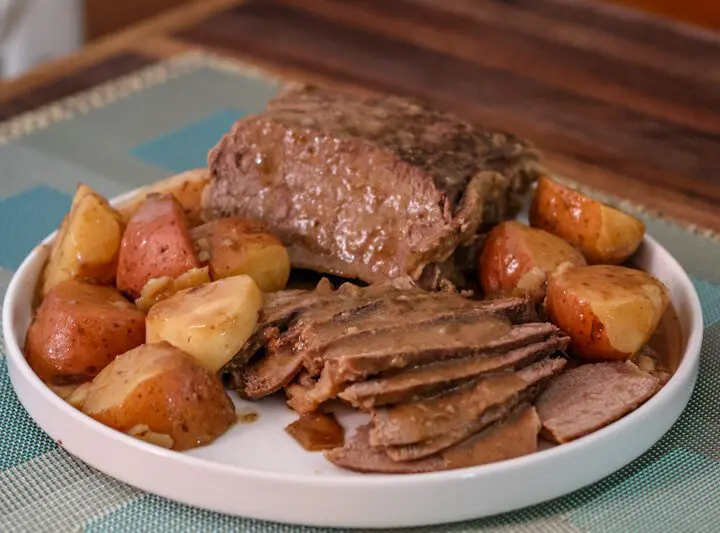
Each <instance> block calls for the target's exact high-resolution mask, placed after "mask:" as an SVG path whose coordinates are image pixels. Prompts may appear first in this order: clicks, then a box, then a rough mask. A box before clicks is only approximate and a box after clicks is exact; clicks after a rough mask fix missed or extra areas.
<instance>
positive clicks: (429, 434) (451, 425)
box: [370, 359, 565, 461]
mask: <svg viewBox="0 0 720 533" xmlns="http://www.w3.org/2000/svg"><path fill="white" fill-rule="evenodd" d="M563 366H565V360H564V359H545V360H543V361H540V362H538V363H535V364H533V365H531V366H529V367H526V368H523V369H522V370H520V371H518V372H517V373H515V372H504V373H502V374H500V375H497V376H491V377H487V378H485V379H480V380H478V381H477V382H476V383H474V384H471V385H469V386H466V387H463V388H460V389H458V390H456V391H451V392H449V393H447V394H444V395H442V396H439V397H437V398H433V399H430V400H423V401H418V402H413V403H408V404H400V405H397V406H394V407H391V408H388V409H380V410H378V411H376V412H375V413H374V414H373V417H372V428H371V430H370V442H371V443H372V444H373V445H374V446H387V447H388V448H387V453H388V455H389V456H390V458H391V459H394V460H396V461H405V460H413V459H419V458H421V457H426V456H428V455H432V454H434V453H436V452H438V451H440V450H442V449H445V448H447V447H449V446H452V445H453V444H455V443H457V442H460V441H462V440H464V439H466V438H468V437H469V436H470V435H472V434H474V433H477V432H478V431H480V430H482V429H483V428H485V427H487V426H489V425H490V424H492V423H494V422H497V421H498V420H501V419H503V418H504V417H506V416H507V414H508V413H509V412H510V411H512V410H513V409H514V408H515V407H516V406H517V405H518V404H520V403H524V402H529V401H532V400H533V399H534V398H535V396H536V395H537V394H538V393H539V392H540V388H541V386H542V385H543V384H544V382H545V381H546V380H547V379H548V378H550V377H551V376H553V375H554V374H556V373H558V372H559V371H560V370H562V368H563Z"/></svg>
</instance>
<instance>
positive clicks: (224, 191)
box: [203, 86, 538, 285]
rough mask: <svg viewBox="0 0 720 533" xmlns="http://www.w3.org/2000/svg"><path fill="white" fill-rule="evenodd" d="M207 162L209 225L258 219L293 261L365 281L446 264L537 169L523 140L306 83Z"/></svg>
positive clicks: (403, 104)
mask: <svg viewBox="0 0 720 533" xmlns="http://www.w3.org/2000/svg"><path fill="white" fill-rule="evenodd" d="M208 164H209V168H210V174H211V180H210V183H209V185H208V186H207V187H206V189H205V194H204V198H203V205H204V216H205V217H206V218H207V219H208V220H210V219H214V218H219V217H226V216H241V217H245V218H250V219H254V220H259V221H262V222H263V224H264V225H265V226H266V227H267V228H268V229H269V230H270V231H271V232H272V233H275V234H276V235H278V236H279V237H280V238H281V239H282V240H283V242H284V243H285V245H286V246H287V248H288V251H289V253H290V259H291V262H292V264H293V266H294V267H296V268H308V269H311V270H315V271H318V272H328V273H332V274H337V275H339V276H342V277H346V278H353V279H355V278H356V279H360V280H363V281H366V282H369V283H376V282H379V281H383V280H387V279H392V278H398V277H401V276H405V275H409V276H410V277H412V278H413V279H414V280H418V279H420V278H421V277H422V275H423V272H424V270H425V269H426V267H428V266H433V265H435V264H439V263H445V262H452V257H451V256H452V254H453V252H454V251H455V250H456V249H457V248H458V247H461V246H465V245H468V246H469V245H472V244H473V243H474V242H475V241H476V236H477V234H478V232H479V231H480V229H481V226H482V225H483V224H496V223H498V222H499V221H501V220H504V219H507V218H509V217H511V216H513V215H514V213H515V212H516V211H517V210H518V208H519V206H520V204H521V199H522V197H523V195H524V193H525V192H526V191H527V189H528V187H529V185H530V183H531V182H532V181H533V179H534V178H535V175H536V172H537V170H536V168H537V166H538V165H537V153H536V152H535V151H534V150H533V149H532V148H531V147H530V146H529V145H528V144H527V143H525V142H523V141H520V140H519V139H517V138H515V137H513V136H511V135H507V134H503V133H499V132H491V131H486V130H483V129H481V128H478V127H475V126H473V125H471V124H469V123H467V122H464V121H463V120H461V119H460V118H458V117H457V116H455V115H452V114H450V113H445V112H441V111H437V110H434V109H431V108H429V107H427V106H425V105H423V104H421V103H418V102H413V101H410V100H405V99H402V98H397V97H380V98H378V97H372V98H363V97H358V96H354V95H350V94H343V93H339V92H333V91H328V90H319V89H316V88H312V87H305V86H303V87H297V88H293V89H290V90H288V91H285V92H284V94H282V95H281V96H279V97H278V98H277V99H276V100H274V101H273V102H271V103H270V105H269V107H268V110H267V111H265V112H264V113H261V114H259V115H254V116H249V117H246V118H243V119H241V120H239V121H238V122H237V123H236V124H235V125H234V126H233V128H232V130H231V131H230V132H229V133H227V134H226V135H225V136H224V137H223V139H222V140H221V141H220V143H219V144H218V145H217V146H216V147H215V148H214V149H213V150H212V151H211V153H210V155H209V159H208ZM430 277H431V278H435V281H436V282H437V284H439V285H443V284H444V283H443V282H444V281H446V280H444V279H442V276H430ZM451 281H457V280H451Z"/></svg>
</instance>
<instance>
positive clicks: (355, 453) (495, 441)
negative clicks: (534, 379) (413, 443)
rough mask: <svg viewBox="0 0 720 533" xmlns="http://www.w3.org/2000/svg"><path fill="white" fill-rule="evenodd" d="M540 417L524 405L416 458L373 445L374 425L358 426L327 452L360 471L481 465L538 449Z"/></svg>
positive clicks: (404, 471) (338, 462)
mask: <svg viewBox="0 0 720 533" xmlns="http://www.w3.org/2000/svg"><path fill="white" fill-rule="evenodd" d="M539 430H540V420H539V419H538V416H537V414H536V412H535V409H534V408H532V407H529V406H521V407H520V408H518V409H517V410H516V411H515V412H514V413H513V414H512V415H511V416H510V417H509V418H508V419H507V420H506V421H503V422H500V423H496V424H493V425H492V426H490V427H489V428H487V429H486V430H484V431H481V432H480V433H477V434H476V435H474V436H472V437H470V438H469V439H467V440H466V441H464V442H461V443H459V444H456V445H455V446H452V447H450V448H447V449H445V450H443V451H441V452H440V453H437V454H435V455H432V456H430V457H426V458H424V459H420V460H416V461H394V460H392V459H390V458H389V457H388V455H387V453H385V450H384V449H383V448H382V447H374V446H371V445H370V439H369V434H370V428H369V427H368V426H363V427H360V428H358V429H357V431H356V432H355V435H354V436H353V438H352V439H351V440H350V442H348V443H347V444H346V445H345V446H344V447H343V448H336V449H334V450H331V451H329V452H325V457H326V458H327V459H328V460H329V461H330V462H331V463H333V464H335V465H337V466H339V467H341V468H346V469H348V470H355V471H357V472H380V473H386V474H416V473H422V472H435V471H438V470H450V469H453V468H464V467H469V466H478V465H483V464H487V463H493V462H497V461H503V460H506V459H512V458H514V457H520V456H522V455H527V454H529V453H533V452H535V451H537V440H538V438H537V435H538V431H539Z"/></svg>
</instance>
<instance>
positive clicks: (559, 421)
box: [536, 361, 659, 443]
mask: <svg viewBox="0 0 720 533" xmlns="http://www.w3.org/2000/svg"><path fill="white" fill-rule="evenodd" d="M658 386H659V381H658V379H657V378H655V377H654V376H651V375H650V374H648V373H646V372H643V371H642V370H640V369H639V368H638V367H636V366H635V365H634V364H632V363H631V362H629V361H628V362H621V361H614V362H606V363H597V364H587V365H582V366H580V367H577V368H574V369H572V370H568V371H567V372H565V373H564V374H562V375H560V376H559V377H557V378H556V379H554V380H552V381H551V382H550V384H549V385H548V387H547V389H546V390H545V392H543V393H542V394H541V395H540V397H539V398H538V401H537V404H536V405H537V410H538V414H539V415H540V419H541V420H542V423H543V436H545V437H546V438H548V439H549V440H552V441H553V442H556V443H564V442H569V441H571V440H573V439H577V438H578V437H582V436H583V435H587V434H588V433H591V432H593V431H595V430H597V429H599V428H601V427H604V426H606V425H608V424H610V423H611V422H614V421H615V420H617V419H619V418H620V417H622V416H624V415H626V414H627V413H629V412H630V411H632V410H634V409H636V408H637V407H639V406H640V405H641V404H642V403H643V402H645V401H646V400H647V399H648V398H650V397H651V396H652V395H653V394H654V393H655V391H656V390H657V388H658Z"/></svg>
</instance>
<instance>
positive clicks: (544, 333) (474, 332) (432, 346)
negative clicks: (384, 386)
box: [288, 316, 559, 413]
mask: <svg viewBox="0 0 720 533" xmlns="http://www.w3.org/2000/svg"><path fill="white" fill-rule="evenodd" d="M558 336H559V330H558V329H557V328H556V327H555V326H553V325H552V324H547V323H531V324H521V325H518V326H512V325H510V324H509V322H507V321H506V320H505V319H504V318H502V317H493V316H482V317H480V318H478V319H476V320H471V321H466V322H462V323H460V322H451V323H448V324H439V325H438V324H433V325H417V326H416V325H412V326H408V327H405V328H402V329H397V330H390V331H382V332H380V333H377V334H373V335H367V336H361V335H357V336H353V337H352V338H351V339H350V340H348V341H347V342H342V343H340V344H337V345H333V346H332V347H331V348H329V349H328V350H327V351H326V352H325V353H324V354H323V356H322V357H321V358H318V359H315V360H311V361H310V362H309V363H308V361H307V360H306V361H305V366H306V368H309V369H310V370H311V373H312V370H313V369H314V368H317V367H321V368H322V373H321V374H320V379H319V380H318V381H317V382H316V384H315V386H314V387H312V388H309V389H307V388H302V389H293V394H292V397H291V399H290V401H289V402H288V404H289V405H290V407H292V408H293V409H295V410H296V411H298V412H300V413H306V412H309V411H312V410H314V409H317V407H318V406H319V405H321V404H322V403H324V402H326V401H328V400H331V399H333V398H335V397H336V396H337V395H338V394H339V393H340V392H341V391H342V390H343V389H344V388H345V387H346V386H347V385H348V384H349V383H350V382H354V381H360V380H362V379H364V378H367V377H368V376H372V375H375V374H380V373H382V372H387V371H390V370H398V369H403V368H407V367H412V366H416V365H422V364H428V363H433V362H439V361H443V360H445V361H447V360H453V359H458V358H462V357H469V356H476V357H492V356H496V355H500V354H503V353H506V352H507V351H510V350H513V349H517V348H520V347H523V346H526V345H528V344H533V343H537V342H542V341H545V340H548V339H551V338H555V337H558ZM363 341H364V342H363Z"/></svg>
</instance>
